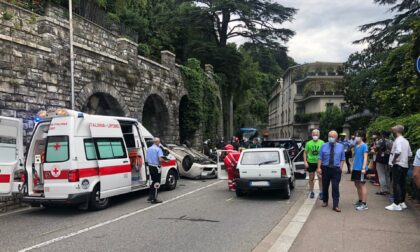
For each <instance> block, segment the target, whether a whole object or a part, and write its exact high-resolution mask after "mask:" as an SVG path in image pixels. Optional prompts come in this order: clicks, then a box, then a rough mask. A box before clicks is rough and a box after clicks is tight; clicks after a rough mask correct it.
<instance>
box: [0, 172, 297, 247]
mask: <svg viewBox="0 0 420 252" xmlns="http://www.w3.org/2000/svg"><path fill="white" fill-rule="evenodd" d="M304 183H305V182H304V181H299V182H298V183H297V187H296V189H295V190H294V192H293V194H292V197H291V199H289V200H282V199H281V198H280V197H278V195H277V193H253V194H251V195H249V196H246V197H244V198H240V199H238V198H236V196H235V193H234V192H230V191H228V190H227V182H226V181H218V180H206V181H194V180H180V181H179V184H178V187H177V189H176V190H174V191H163V192H161V193H160V198H161V199H162V200H164V201H165V203H164V204H159V205H150V204H149V203H147V202H146V196H147V192H145V191H143V192H137V193H131V194H127V195H123V196H118V197H115V198H113V200H112V205H111V207H110V208H108V209H106V210H103V211H99V212H90V211H79V210H77V209H73V208H68V207H60V208H54V209H45V208H31V209H28V210H24V211H21V212H16V213H11V214H6V215H0V250H1V251H19V250H25V249H27V250H26V251H251V250H252V249H253V248H254V247H255V246H256V245H257V244H258V243H259V242H260V241H261V240H262V239H263V238H264V237H265V236H266V235H267V234H268V233H269V232H270V231H271V230H272V228H273V227H274V226H275V225H276V224H277V223H279V222H280V220H281V219H282V218H283V217H284V216H285V215H286V214H287V212H288V210H289V209H290V208H291V207H292V205H293V204H294V203H295V202H296V201H297V199H298V198H299V197H303V195H304V191H305V190H304V188H305V187H304Z"/></svg>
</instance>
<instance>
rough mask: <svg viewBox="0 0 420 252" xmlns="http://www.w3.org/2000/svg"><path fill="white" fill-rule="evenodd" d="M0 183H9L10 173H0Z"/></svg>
mask: <svg viewBox="0 0 420 252" xmlns="http://www.w3.org/2000/svg"><path fill="white" fill-rule="evenodd" d="M0 183H10V174H3V175H0Z"/></svg>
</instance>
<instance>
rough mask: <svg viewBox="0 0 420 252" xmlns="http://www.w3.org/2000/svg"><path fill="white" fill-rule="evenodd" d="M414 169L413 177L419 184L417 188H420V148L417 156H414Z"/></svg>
mask: <svg viewBox="0 0 420 252" xmlns="http://www.w3.org/2000/svg"><path fill="white" fill-rule="evenodd" d="M413 166H414V171H413V179H414V183H415V184H416V186H417V189H420V149H418V150H417V152H416V157H415V158H414V163H413Z"/></svg>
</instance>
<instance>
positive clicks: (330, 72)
mask: <svg viewBox="0 0 420 252" xmlns="http://www.w3.org/2000/svg"><path fill="white" fill-rule="evenodd" d="M342 81H343V64H342V63H329V62H314V63H308V64H303V65H298V66H293V67H290V68H288V69H287V70H286V72H285V73H284V75H283V77H282V78H281V79H279V80H278V81H277V83H276V84H275V85H274V86H273V88H272V90H271V98H270V100H269V132H270V136H269V137H270V138H271V139H276V138H289V137H295V138H302V139H307V138H308V135H309V132H310V131H311V130H312V129H315V128H318V127H319V119H320V113H321V112H324V111H325V110H326V109H327V108H328V107H329V106H337V107H339V108H341V109H344V108H345V107H346V104H345V101H344V95H343V90H344V88H343V82H342Z"/></svg>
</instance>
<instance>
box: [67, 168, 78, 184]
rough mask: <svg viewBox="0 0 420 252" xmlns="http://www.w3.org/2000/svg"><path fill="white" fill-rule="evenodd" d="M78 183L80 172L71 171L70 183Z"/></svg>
mask: <svg viewBox="0 0 420 252" xmlns="http://www.w3.org/2000/svg"><path fill="white" fill-rule="evenodd" d="M78 181H79V170H70V171H69V182H78Z"/></svg>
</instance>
